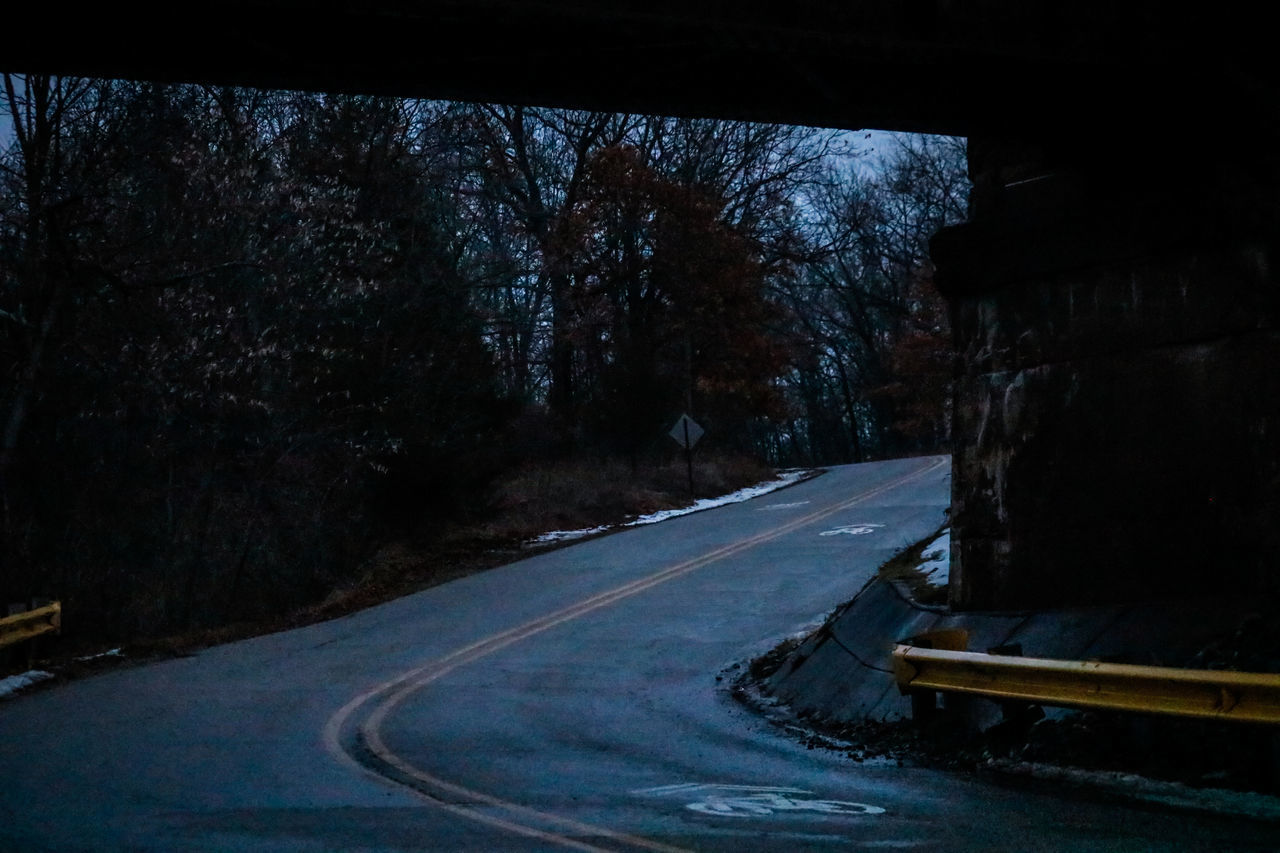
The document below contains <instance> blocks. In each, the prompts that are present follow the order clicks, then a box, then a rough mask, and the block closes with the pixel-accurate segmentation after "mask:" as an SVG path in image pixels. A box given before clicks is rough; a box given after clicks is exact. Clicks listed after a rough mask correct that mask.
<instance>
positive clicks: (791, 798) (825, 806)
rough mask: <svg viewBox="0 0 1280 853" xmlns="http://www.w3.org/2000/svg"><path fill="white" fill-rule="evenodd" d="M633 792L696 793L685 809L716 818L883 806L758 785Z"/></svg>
mask: <svg viewBox="0 0 1280 853" xmlns="http://www.w3.org/2000/svg"><path fill="white" fill-rule="evenodd" d="M632 793H633V794H638V795H640V796H649V797H670V796H690V795H694V796H697V797H698V798H699V799H697V800H694V801H693V802H687V803H685V808H686V809H689V810H690V811H695V812H698V813H700V814H706V815H714V816H716V817H767V816H769V815H774V814H778V813H785V812H812V813H815V814H821V815H878V814H884V809H882V808H881V807H880V806H873V805H868V804H867V803H852V802H848V801H847V800H826V799H810V798H809V795H812V794H813V792H812V791H807V790H805V789H803V788H776V787H764V786H759V785H699V784H684V785H666V786H664V787H661V788H645V789H643V790H640V791H632Z"/></svg>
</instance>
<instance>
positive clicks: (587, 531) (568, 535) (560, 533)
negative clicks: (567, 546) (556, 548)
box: [529, 527, 609, 545]
mask: <svg viewBox="0 0 1280 853" xmlns="http://www.w3.org/2000/svg"><path fill="white" fill-rule="evenodd" d="M608 529H609V528H607V527H587V528H583V529H582V530H553V531H551V532H550V533H544V534H542V535H541V536H538V537H536V538H534V539H531V540H529V541H530V542H533V543H534V544H539V545H540V544H543V543H545V542H569V541H572V540H574V539H582V538H584V537H586V536H594V535H596V534H597V533H604V532H605V531H606V530H608Z"/></svg>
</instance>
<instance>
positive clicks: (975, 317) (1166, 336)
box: [934, 141, 1280, 609]
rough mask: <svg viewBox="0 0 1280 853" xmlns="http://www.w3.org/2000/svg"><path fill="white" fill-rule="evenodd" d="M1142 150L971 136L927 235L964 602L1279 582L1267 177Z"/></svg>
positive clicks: (957, 593)
mask: <svg viewBox="0 0 1280 853" xmlns="http://www.w3.org/2000/svg"><path fill="white" fill-rule="evenodd" d="M1136 162H1137V161H1136V160H1131V161H1130V162H1129V163H1127V164H1126V168H1123V169H1120V168H1100V167H1099V166H1098V164H1096V163H1092V164H1091V163H1078V162H1075V163H1073V162H1071V161H1070V159H1069V158H1062V157H1058V158H1055V157H1053V156H1052V155H1048V156H1046V155H1045V154H1044V152H1043V151H1042V150H1039V149H1035V148H1033V147H1029V146H1017V145H1012V144H994V143H987V144H984V143H982V142H981V141H977V142H976V144H974V148H973V150H972V152H971V168H972V169H973V171H974V186H975V190H974V192H975V196H974V203H973V216H972V219H971V222H970V223H969V224H966V225H964V226H960V227H958V228H955V229H951V230H949V231H947V232H943V233H942V234H940V235H938V237H937V238H935V241H934V254H935V260H936V262H937V264H938V277H939V281H940V283H941V284H942V286H943V288H944V291H945V292H946V293H947V295H948V296H949V298H950V301H951V307H952V323H953V329H954V333H955V339H956V346H957V350H958V365H957V381H956V394H955V403H954V405H955V411H954V436H955V448H954V457H953V458H954V462H953V465H954V470H953V480H952V481H953V502H952V512H953V527H954V531H955V533H954V536H953V539H952V542H953V546H952V547H953V554H952V560H953V568H952V604H953V606H954V607H956V608H958V609H1006V608H1008V609H1018V608H1028V607H1054V606H1065V605H1071V604H1087V603H1104V602H1107V603H1114V602H1123V601H1136V600H1141V599H1147V598H1153V597H1161V596H1163V595H1172V594H1177V595H1182V594H1196V593H1197V592H1199V591H1204V592H1205V593H1209V592H1218V591H1223V590H1224V589H1228V590H1230V589H1244V590H1270V591H1276V587H1277V586H1278V584H1277V582H1276V578H1277V572H1278V571H1280V548H1278V547H1277V532H1278V531H1280V281H1278V277H1277V276H1278V273H1280V270H1278V266H1280V253H1278V252H1277V246H1278V245H1280V244H1278V243H1277V231H1276V223H1277V217H1276V216H1275V209H1276V204H1277V202H1276V200H1275V199H1276V197H1277V196H1272V195H1271V194H1270V193H1269V191H1268V188H1270V189H1275V188H1276V187H1277V186H1280V184H1277V182H1276V181H1275V179H1274V173H1273V172H1271V171H1270V167H1269V166H1268V165H1267V164H1265V163H1263V162H1261V160H1260V159H1259V158H1254V159H1246V160H1244V161H1243V162H1240V161H1237V162H1233V163H1231V164H1228V165H1226V166H1221V167H1215V168H1208V169H1206V170H1205V171H1204V173H1202V174H1194V173H1192V172H1191V171H1189V170H1188V169H1186V168H1183V169H1181V170H1176V171H1175V170H1173V169H1172V166H1171V164H1169V163H1165V164H1164V165H1163V166H1161V167H1158V168H1157V167H1154V166H1152V165H1151V164H1149V163H1143V164H1142V168H1135V167H1134V164H1135V163H1136Z"/></svg>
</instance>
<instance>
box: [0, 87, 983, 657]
mask: <svg viewBox="0 0 1280 853" xmlns="http://www.w3.org/2000/svg"><path fill="white" fill-rule="evenodd" d="M4 84H5V91H4V93H3V95H2V96H0V106H3V107H4V111H5V113H7V114H8V115H9V117H10V118H11V120H12V130H13V134H12V139H11V140H10V141H11V144H10V145H9V147H8V148H7V149H6V150H4V151H3V152H2V153H0V376H2V377H3V379H2V380H0V381H2V382H3V386H2V387H0V405H2V406H3V408H0V431H2V432H0V442H2V443H0V500H2V501H3V506H2V507H0V511H2V512H3V517H2V518H0V545H2V548H3V552H2V553H3V556H2V559H3V562H2V563H0V604H3V603H4V602H5V601H14V600H19V599H22V598H25V597H27V596H31V595H43V594H55V595H60V596H63V597H64V598H73V599H75V600H78V601H79V602H80V603H81V607H82V609H84V610H85V611H89V610H91V611H92V612H93V613H94V614H97V616H96V617H95V618H100V619H101V620H102V621H103V624H104V625H110V630H111V631H112V632H114V633H116V634H118V635H122V636H127V635H134V634H138V633H156V632H161V631H167V630H176V629H180V628H187V627H192V626H197V625H200V624H207V623H212V622H220V621H225V620H227V619H232V618H246V617H255V616H258V615H261V614H263V613H266V612H279V611H281V610H284V609H287V608H288V607H291V606H295V605H296V604H298V603H300V602H304V601H308V600H314V599H315V598H316V597H317V596H321V595H323V594H324V592H325V591H326V590H328V589H330V588H332V587H333V585H334V584H335V583H337V582H339V581H341V580H342V579H343V577H344V574H345V573H349V572H350V570H351V567H352V566H353V565H354V564H356V563H357V562H358V561H359V559H360V557H361V555H363V554H364V553H366V552H367V550H368V548H369V547H370V544H371V543H372V542H374V541H376V540H378V538H379V537H384V536H387V535H391V534H392V533H394V532H396V531H397V530H401V529H404V528H406V527H411V526H421V525H424V524H430V523H431V522H432V520H436V519H441V518H445V517H449V516H452V515H456V514H457V513H458V512H460V511H461V510H460V508H471V509H473V510H475V509H477V508H483V506H484V501H485V496H486V486H487V485H488V484H489V482H490V481H491V479H492V478H493V477H494V476H495V475H497V474H499V473H500V472H502V471H504V470H508V469H510V468H512V467H513V466H516V465H519V464H523V463H526V462H528V461H530V460H538V459H547V458H552V457H555V456H557V455H565V454H575V453H577V454H581V453H600V454H611V455H618V456H623V457H626V458H629V459H631V460H636V459H639V458H642V457H645V456H646V455H650V454H654V453H661V452H667V450H668V447H667V444H669V439H667V438H666V437H665V434H664V433H665V427H666V426H667V425H669V424H670V423H671V422H673V421H674V420H675V418H676V417H677V416H678V415H679V414H680V413H681V412H682V411H686V410H687V411H689V412H690V414H692V415H693V416H694V417H695V418H696V419H698V420H699V421H700V422H702V423H703V424H704V425H705V426H706V427H707V428H708V436H707V441H708V442H710V443H712V444H713V445H715V446H719V447H721V448H728V449H733V450H737V451H742V452H748V453H754V454H757V455H761V456H764V457H766V458H768V459H770V460H771V461H773V462H775V463H777V464H820V463H834V462H845V461H855V460H860V459H866V458H873V457H876V456H886V455H894V454H898V453H902V452H911V451H923V450H932V449H936V448H938V447H940V446H942V445H943V444H944V443H945V441H946V432H947V424H946V417H945V407H944V406H943V400H944V399H945V396H946V393H947V389H946V386H947V382H948V379H949V376H950V368H949V362H948V361H947V359H948V355H947V337H948V332H947V329H946V322H945V316H944V312H943V311H942V309H941V306H940V305H939V302H938V299H937V297H936V295H935V294H934V293H933V291H932V289H931V286H930V267H929V264H928V261H927V257H926V243H927V239H928V237H929V236H930V235H931V234H932V233H933V232H934V231H935V230H936V229H937V228H938V227H939V226H940V225H942V224H944V223H948V222H953V221H957V220H959V219H960V218H961V217H962V216H963V213H964V206H965V200H966V197H967V183H966V178H965V172H964V156H963V143H962V142H960V141H957V140H950V139H923V138H904V139H903V140H901V142H900V146H899V148H898V149H897V150H895V151H894V152H892V154H891V155H890V156H889V157H888V159H887V160H886V161H885V163H884V166H883V168H882V169H881V170H880V171H878V172H871V171H868V162H867V160H866V159H865V158H863V159H859V158H857V157H856V156H854V154H853V153H852V152H851V151H850V150H849V149H848V140H849V136H848V135H847V134H840V133H835V132H831V131H820V130H814V129H805V128H794V127H779V126H765V125H755V124H747V123H741V122H725V121H702V120H688V119H670V118H653V117H644V116H627V115H613V114H597V113H583V112H573V111H565V110H543V109H527V108H516V107H496V106H483V105H469V104H449V103H439V102H427V101H410V100H399V99H388V98H368V97H352V96H331V95H315V94H305V93H294V92H267V91H257V90H244V89H227V88H212V87H202V86H162V85H156V84H141V83H125V82H108V81H98V80H79V79H66V78H61V79H59V78H44V77H37V76H31V77H17V76H8V75H6V76H5V79H4Z"/></svg>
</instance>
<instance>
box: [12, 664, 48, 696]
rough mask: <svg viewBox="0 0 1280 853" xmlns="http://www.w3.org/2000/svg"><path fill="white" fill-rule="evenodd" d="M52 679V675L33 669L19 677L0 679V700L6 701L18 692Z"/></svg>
mask: <svg viewBox="0 0 1280 853" xmlns="http://www.w3.org/2000/svg"><path fill="white" fill-rule="evenodd" d="M50 678H53V673H51V672H44V671H42V670H39V669H33V670H30V671H29V672H24V673H22V674H21V675H11V676H9V677H8V678H0V699H7V698H8V697H10V696H12V695H13V694H15V693H17V692H18V691H19V690H25V689H26V688H28V687H30V686H31V685H33V684H39V683H40V682H41V681H48V680H49V679H50Z"/></svg>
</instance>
